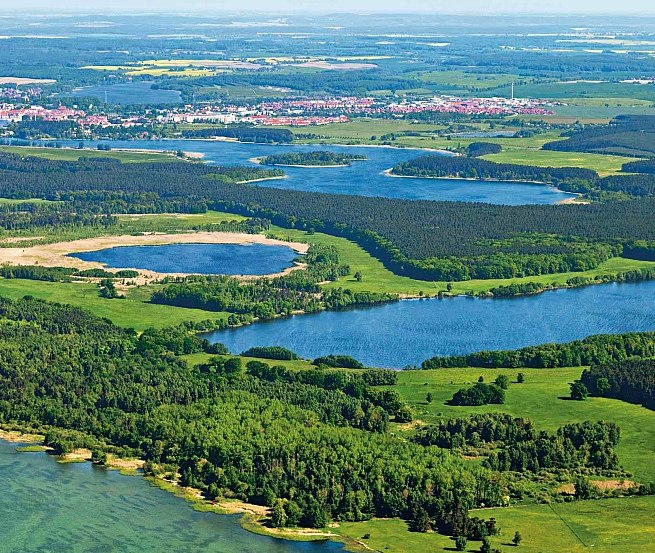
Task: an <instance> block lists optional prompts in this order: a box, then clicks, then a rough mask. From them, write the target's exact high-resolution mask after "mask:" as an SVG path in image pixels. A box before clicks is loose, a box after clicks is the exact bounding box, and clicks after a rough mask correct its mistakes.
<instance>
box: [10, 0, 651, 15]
mask: <svg viewBox="0 0 655 553" xmlns="http://www.w3.org/2000/svg"><path fill="white" fill-rule="evenodd" d="M31 10H38V11H42V10H49V11H52V12H54V11H57V12H61V11H71V10H75V11H80V12H85V13H88V12H90V11H94V12H100V11H107V12H112V13H117V12H121V11H130V12H134V11H152V12H192V11H203V10H207V11H212V12H247V11H257V12H270V13H292V12H331V13H334V12H348V13H363V12H365V13H383V12H392V13H413V12H432V13H462V14H464V13H466V14H492V13H496V14H501V13H557V14H566V13H570V14H605V13H626V14H627V13H636V14H650V15H653V16H655V7H654V6H653V0H624V1H622V2H620V1H619V2H617V1H616V0H546V1H544V0H518V1H517V0H458V1H453V0H106V1H105V2H103V1H98V0H96V1H91V2H90V1H89V0H22V1H21V2H14V1H13V0H0V15H2V14H3V12H5V13H7V12H16V11H31Z"/></svg>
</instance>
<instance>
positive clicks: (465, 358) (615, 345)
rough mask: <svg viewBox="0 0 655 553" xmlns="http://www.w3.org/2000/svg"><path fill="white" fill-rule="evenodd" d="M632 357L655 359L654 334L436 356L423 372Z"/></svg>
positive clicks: (570, 364) (606, 336)
mask: <svg viewBox="0 0 655 553" xmlns="http://www.w3.org/2000/svg"><path fill="white" fill-rule="evenodd" d="M632 357H655V332H631V333H627V334H598V335H596V336H589V337H588V338H585V339H584V340H575V341H573V342H568V343H564V344H542V345H538V346H528V347H525V348H521V349H517V350H506V351H480V352H477V353H471V354H468V355H455V356H445V357H441V356H437V357H432V358H431V359H427V360H426V361H423V363H422V364H421V368H422V369H441V368H451V367H480V368H504V367H506V368H520V367H526V368H534V369H545V368H557V367H580V366H586V365H604V364H607V363H616V362H623V361H626V360H627V359H630V358H632Z"/></svg>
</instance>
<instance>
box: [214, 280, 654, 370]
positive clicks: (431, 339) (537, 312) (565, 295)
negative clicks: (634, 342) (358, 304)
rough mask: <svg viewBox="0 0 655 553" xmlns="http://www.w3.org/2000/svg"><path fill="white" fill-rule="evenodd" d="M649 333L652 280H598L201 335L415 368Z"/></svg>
mask: <svg viewBox="0 0 655 553" xmlns="http://www.w3.org/2000/svg"><path fill="white" fill-rule="evenodd" d="M648 330H655V282H653V281H650V282H640V283H632V284H605V285H598V286H588V287H585V288H576V289H564V290H555V291H550V292H544V293H543V294H539V295H536V296H526V297H519V298H507V299H478V298H469V297H456V298H446V299H441V300H439V299H430V300H427V299H425V300H405V301H400V302H396V303H391V304H385V305H382V306H374V307H366V308H363V309H348V310H344V311H323V312H321V313H316V314H310V315H297V316H294V317H289V318H285V319H277V320H273V321H268V322H262V323H256V324H253V325H250V326H246V327H242V328H235V329H229V330H222V331H218V332H214V333H211V334H208V335H206V337H207V338H209V339H210V341H213V342H222V343H224V344H225V345H226V346H227V347H228V348H229V349H230V351H232V352H234V353H240V352H242V351H244V350H246V349H248V348H250V347H253V346H284V347H286V348H289V349H291V350H293V351H295V352H296V353H298V354H299V355H301V356H302V357H306V358H310V359H311V358H315V357H318V356H321V355H326V354H330V353H338V354H347V355H352V356H353V357H355V358H357V359H359V360H360V361H362V362H363V363H365V364H367V365H370V366H378V367H392V368H402V367H405V366H407V365H420V363H421V362H422V361H424V360H425V359H428V358H430V357H432V356H435V355H459V354H464V353H472V352H475V351H480V350H498V349H515V348H520V347H524V346H529V345H537V344H543V343H546V342H568V341H571V340H578V339H581V338H585V337H586V336H590V335H592V334H606V333H607V334H612V333H624V332H635V331H648Z"/></svg>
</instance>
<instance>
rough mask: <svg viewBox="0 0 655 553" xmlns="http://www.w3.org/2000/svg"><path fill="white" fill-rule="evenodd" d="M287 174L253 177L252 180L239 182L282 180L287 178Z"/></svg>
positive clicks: (240, 182)
mask: <svg viewBox="0 0 655 553" xmlns="http://www.w3.org/2000/svg"><path fill="white" fill-rule="evenodd" d="M286 178H287V175H279V176H276V177H263V178H261V179H251V180H240V181H238V182H237V184H252V183H253V182H266V181H268V180H281V179H286Z"/></svg>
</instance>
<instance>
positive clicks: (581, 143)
mask: <svg viewBox="0 0 655 553" xmlns="http://www.w3.org/2000/svg"><path fill="white" fill-rule="evenodd" d="M654 121H655V116H652V115H620V116H618V117H617V118H616V119H614V120H613V121H612V122H611V123H610V124H609V125H602V126H589V127H585V128H583V129H582V130H580V131H573V132H569V133H568V134H565V136H567V137H568V138H567V139H566V140H558V141H555V142H549V143H547V144H544V146H543V149H544V150H556V151H560V152H592V153H604V154H616V155H622V156H631V157H654V156H655V146H653V144H654V143H655V142H654V141H653V139H654V138H655V132H654V128H655V127H653V122H654Z"/></svg>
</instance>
